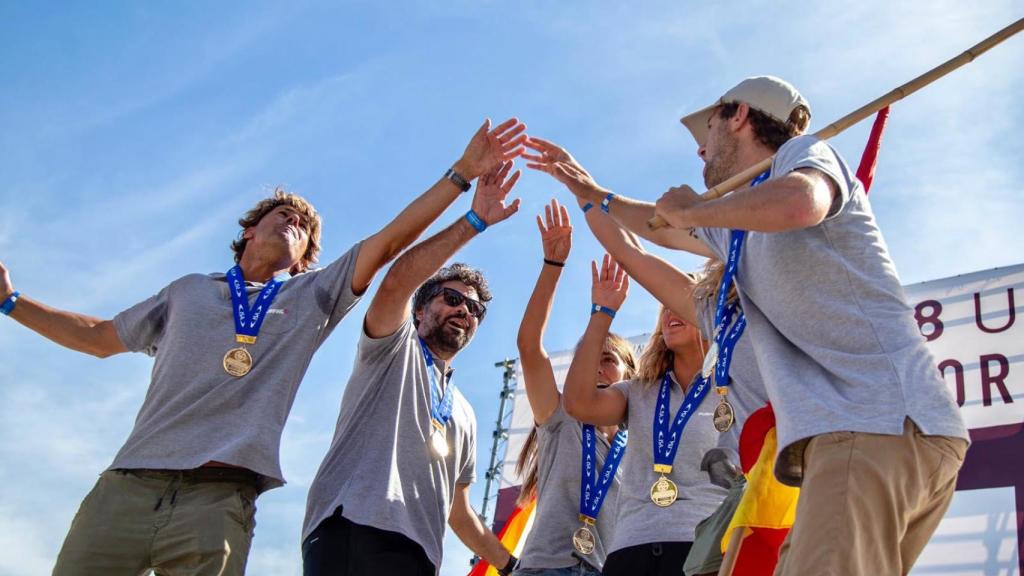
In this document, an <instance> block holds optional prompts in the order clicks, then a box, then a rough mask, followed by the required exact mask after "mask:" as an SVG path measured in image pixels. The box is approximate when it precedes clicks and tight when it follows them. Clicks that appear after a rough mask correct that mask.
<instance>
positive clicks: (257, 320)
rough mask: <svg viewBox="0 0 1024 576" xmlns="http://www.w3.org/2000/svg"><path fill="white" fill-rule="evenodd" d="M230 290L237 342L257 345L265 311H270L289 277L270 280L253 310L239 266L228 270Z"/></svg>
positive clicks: (258, 297) (257, 298)
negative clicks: (257, 337) (272, 303)
mask: <svg viewBox="0 0 1024 576" xmlns="http://www.w3.org/2000/svg"><path fill="white" fill-rule="evenodd" d="M227 277H228V290H230V292H231V308H232V312H233V313H234V316H235V340H236V341H238V342H242V343H245V344H255V343H256V336H257V335H258V334H259V333H260V326H262V325H263V320H264V319H265V318H266V317H267V314H266V312H265V310H269V309H270V304H271V302H273V301H274V297H275V296H277V291H278V289H279V288H281V285H282V284H284V282H285V280H287V279H288V278H287V277H284V278H283V279H281V280H279V279H277V278H272V279H270V280H269V281H268V282H267V284H266V285H265V286H263V289H262V290H260V293H259V296H257V297H256V302H255V303H253V306H252V308H250V307H249V297H248V295H247V294H246V293H245V277H244V276H243V275H242V268H241V267H239V266H238V265H235V266H232V267H231V269H230V270H228V274H227Z"/></svg>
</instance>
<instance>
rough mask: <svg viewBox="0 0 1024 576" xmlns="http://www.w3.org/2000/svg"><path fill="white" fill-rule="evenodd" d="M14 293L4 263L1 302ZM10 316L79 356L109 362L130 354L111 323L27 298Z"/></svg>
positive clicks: (0, 266) (0, 268)
mask: <svg viewBox="0 0 1024 576" xmlns="http://www.w3.org/2000/svg"><path fill="white" fill-rule="evenodd" d="M12 293H14V287H13V286H12V284H11V277H10V274H9V273H8V271H7V267H6V266H4V265H3V263H2V262H0V300H6V299H7V298H8V297H9V296H10V295H11V294H12ZM10 316H11V318H13V319H14V320H17V321H18V323H19V324H21V325H22V326H25V327H26V328H28V329H30V330H32V331H34V332H36V333H38V334H39V335H41V336H43V337H44V338H48V339H49V340H52V341H54V342H56V343H57V344H60V345H61V346H64V347H66V348H70V349H72V350H76V351H78V352H84V353H86V354H91V355H93V356H97V357H99V358H106V357H107V356H112V355H114V354H118V353H121V352H127V351H128V349H127V348H125V346H124V344H123V343H122V342H121V339H120V337H118V335H117V330H115V329H114V323H113V322H112V321H110V320H103V319H100V318H94V317H92V316H86V315H85V314H77V313H75V312H67V311H64V310H58V309H56V308H51V307H49V306H47V305H45V304H43V303H42V302H38V301H36V300H33V299H32V298H29V297H26V296H21V297H19V298H18V302H17V305H15V307H14V311H12V312H11V314H10Z"/></svg>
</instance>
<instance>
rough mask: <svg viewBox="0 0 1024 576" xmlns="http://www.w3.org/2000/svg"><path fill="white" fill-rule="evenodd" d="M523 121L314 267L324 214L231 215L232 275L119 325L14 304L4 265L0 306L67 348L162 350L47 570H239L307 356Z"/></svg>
mask: <svg viewBox="0 0 1024 576" xmlns="http://www.w3.org/2000/svg"><path fill="white" fill-rule="evenodd" d="M524 130H525V126H524V125H523V124H521V123H520V122H519V121H518V120H516V119H514V118H513V119H510V120H508V121H506V122H504V123H502V124H500V125H499V126H497V127H495V128H493V129H491V126H490V121H486V122H484V124H483V125H482V126H481V127H480V129H479V130H477V132H476V134H475V135H474V136H473V137H472V139H471V140H470V143H469V144H468V145H467V147H466V149H465V152H464V153H463V156H462V157H461V158H460V159H459V160H458V161H457V162H456V163H455V164H454V165H453V166H452V168H451V169H450V170H448V172H447V173H446V174H445V175H444V176H443V177H441V178H439V179H438V180H437V182H436V183H435V184H434V185H433V186H431V187H430V189H428V190H427V191H426V192H424V193H423V194H421V195H420V196H419V197H417V198H416V199H414V200H413V201H412V203H411V204H410V205H409V206H408V207H406V208H405V209H404V210H403V211H402V212H401V213H400V214H399V215H398V216H396V217H395V218H394V219H393V220H392V221H391V222H390V223H388V224H387V225H386V226H384V227H383V228H382V229H381V230H380V231H378V232H377V233H375V234H373V235H372V236H370V237H368V238H366V239H365V240H362V241H361V242H359V243H358V244H356V246H354V247H353V248H352V249H350V250H349V251H347V252H346V253H345V254H343V255H342V256H341V257H339V258H338V259H337V260H335V261H334V262H333V263H331V264H330V265H328V266H326V267H325V268H322V269H319V270H311V267H312V265H313V264H314V263H315V262H316V261H317V256H318V254H319V252H320V218H319V216H318V215H317V213H316V211H315V210H314V209H313V206H312V205H311V204H310V203H309V202H307V201H306V200H305V199H303V198H301V197H299V196H296V195H294V194H286V193H284V192H283V191H277V192H276V193H275V194H274V196H272V197H271V198H267V199H264V200H262V201H261V202H259V203H258V204H257V205H256V206H255V207H254V208H253V209H252V210H250V211H249V212H248V213H246V214H245V215H244V216H243V217H242V219H241V220H239V224H240V225H241V228H242V230H241V231H240V233H239V237H238V239H237V240H236V241H235V242H234V243H233V244H232V249H233V250H234V252H235V254H234V256H235V258H234V260H235V262H236V263H237V266H234V267H232V268H231V269H230V270H228V273H227V274H226V275H225V274H209V275H206V274H189V275H187V276H184V277H182V278H179V279H178V280H175V281H173V282H171V283H170V284H169V285H168V286H167V287H166V288H164V289H163V290H161V291H160V293H159V294H157V295H155V296H153V297H151V298H149V299H147V300H145V301H143V302H140V303H139V304H136V305H135V306H133V307H131V308H129V309H127V310H125V311H124V312H121V313H120V314H118V315H117V316H116V317H115V318H114V319H112V320H104V319H100V318H93V317H91V316H87V315H84V314H77V313H74V312H66V311H61V310H57V309H54V308H51V307H49V306H46V305H44V304H41V303H40V302H38V301H37V300H35V299H33V298H31V297H21V298H19V296H20V295H19V293H18V292H16V291H15V290H14V287H13V285H12V283H11V278H10V275H9V273H8V271H7V269H6V267H4V265H3V263H0V303H2V305H0V313H3V314H5V315H9V316H10V317H11V318H12V319H14V320H16V321H18V322H20V323H21V324H23V325H25V326H26V327H28V328H30V329H32V330H34V331H36V332H38V333H39V334H41V335H42V336H45V337H46V338H49V339H50V340H53V341H54V342H56V343H58V344H61V345H63V346H66V347H68V348H71V349H73V350H76V351H80V352H85V353H88V354H93V355H95V356H98V357H107V356H111V355H114V354H119V353H122V352H127V351H136V352H145V353H147V354H149V355H151V356H154V357H155V366H154V369H153V375H152V381H151V382H150V385H149V390H148V392H147V394H146V399H145V401H144V402H143V405H142V408H141V409H140V411H139V415H138V418H137V419H136V424H135V428H134V430H133V431H132V433H131V434H130V435H129V437H128V440H127V441H126V442H125V444H124V446H123V447H122V448H121V450H120V451H119V452H118V454H117V456H116V457H115V458H114V462H113V463H112V464H111V465H110V467H109V468H108V469H107V471H105V472H103V474H102V475H101V476H100V478H99V481H98V482H97V483H96V486H95V488H94V489H93V490H92V492H90V494H89V495H88V496H87V497H86V499H85V500H84V501H83V503H82V506H81V508H80V509H79V511H78V514H77V515H76V516H75V519H74V521H73V522H72V524H71V529H70V531H69V532H68V535H67V538H66V539H65V541H64V545H63V547H62V549H61V552H60V555H59V556H58V559H57V565H56V567H55V568H54V571H53V573H54V574H55V575H58V576H68V575H84V574H129V573H130V574H140V573H147V572H149V569H154V570H155V571H156V572H157V573H159V574H190V575H193V576H207V575H214V574H216V575H218V576H236V575H237V576H240V575H241V574H243V573H244V572H245V564H246V558H247V555H248V552H249V546H250V543H251V540H252V535H253V529H254V526H255V521H254V514H255V500H256V497H257V495H258V494H259V493H261V492H262V491H264V490H267V489H270V488H275V487H278V486H281V485H282V484H283V483H284V480H283V475H282V472H281V467H280V462H279V456H278V451H279V447H280V438H281V432H282V429H283V427H284V424H285V420H286V419H287V416H288V412H289V410H290V408H291V403H292V400H293V399H294V398H295V391H296V389H297V387H298V386H299V382H300V381H301V379H302V377H303V374H304V373H305V371H306V368H307V366H308V365H309V361H310V359H311V357H312V355H313V353H314V352H315V351H316V350H317V349H318V348H319V347H320V345H321V344H322V343H323V341H324V339H326V338H327V337H328V336H329V335H330V334H331V332H332V331H333V330H334V328H335V327H336V326H337V325H338V323H339V322H340V321H341V320H342V318H343V317H344V316H345V315H346V314H347V313H348V312H349V311H350V310H351V309H352V307H353V306H355V304H356V303H357V302H358V300H359V298H360V297H361V296H362V294H363V293H364V292H365V291H366V289H367V287H368V286H369V285H370V282H371V281H372V280H373V277H374V275H375V274H376V273H377V271H378V270H380V269H381V268H382V267H383V266H384V264H386V263H387V262H389V261H390V260H391V259H392V258H394V257H395V255H397V254H398V253H399V252H401V251H402V250H403V249H404V248H405V247H406V246H408V245H409V244H411V243H412V242H413V240H415V239H416V238H417V237H418V236H419V235H420V234H421V233H422V232H423V231H424V230H425V229H426V228H427V227H428V226H429V225H430V224H431V223H432V222H433V221H434V220H435V219H436V218H437V217H439V216H440V215H441V213H442V212H444V210H445V209H446V208H447V207H448V206H449V205H450V204H451V203H452V202H454V201H455V200H456V198H458V197H459V196H460V194H461V193H462V192H464V191H466V190H467V189H468V188H469V184H468V181H471V180H473V179H474V178H476V177H478V176H480V175H482V174H484V173H490V171H491V170H492V168H495V167H497V168H501V167H502V166H504V165H505V161H507V160H509V159H510V158H514V157H515V156H516V155H518V154H519V152H520V151H521V148H520V144H521V143H522V142H523V140H524V139H525V134H523V131H524ZM478 211H480V212H481V214H485V215H491V213H490V212H486V211H483V207H481V208H478ZM513 211H514V210H513ZM485 217H486V216H485ZM492 221H493V218H492ZM289 274H293V275H294V276H288V275H289ZM243 314H244V316H243ZM257 318H258V319H259V320H257ZM463 322H464V321H463Z"/></svg>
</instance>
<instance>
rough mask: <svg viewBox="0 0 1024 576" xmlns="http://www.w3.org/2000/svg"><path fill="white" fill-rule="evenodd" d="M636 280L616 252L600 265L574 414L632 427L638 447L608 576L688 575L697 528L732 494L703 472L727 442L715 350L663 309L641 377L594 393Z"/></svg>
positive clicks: (571, 406)
mask: <svg viewBox="0 0 1024 576" xmlns="http://www.w3.org/2000/svg"><path fill="white" fill-rule="evenodd" d="M628 285H629V281H628V276H626V274H625V271H624V270H623V269H622V268H620V267H619V265H618V264H617V263H616V262H614V261H613V260H612V259H611V258H610V257H609V256H608V255H605V257H604V260H603V262H602V264H601V267H600V270H598V266H597V263H596V262H595V263H593V289H592V298H593V310H595V313H594V314H592V315H591V317H590V323H589V324H588V325H587V330H586V332H585V333H584V335H583V340H582V341H581V342H580V345H579V346H578V347H577V351H576V355H575V357H574V358H573V362H572V365H571V366H570V368H569V374H568V375H567V376H566V382H565V399H564V401H565V408H566V411H567V412H568V413H569V414H570V415H571V416H573V417H575V418H578V419H579V420H580V421H582V422H587V423H590V424H594V425H608V424H611V423H619V422H624V423H626V424H627V425H628V426H629V431H630V442H629V443H630V447H629V450H628V451H627V452H626V456H625V458H624V461H623V463H622V481H621V484H620V486H619V501H618V506H617V507H616V511H617V514H616V518H615V532H614V536H613V538H612V541H611V543H610V545H609V546H608V550H609V552H608V558H607V560H606V561H605V566H604V572H603V574H605V575H606V576H619V575H627V574H628V575H630V576H637V575H652V576H653V575H658V576H660V575H663V574H665V575H667V574H671V575H673V576H678V575H679V574H681V573H682V570H683V564H684V562H685V560H686V557H687V554H688V553H689V551H690V548H691V546H692V545H693V540H694V530H695V528H696V526H697V523H698V522H700V521H701V520H703V519H704V518H707V517H708V516H710V515H711V514H712V513H713V512H714V511H715V509H716V508H717V507H718V506H719V504H720V503H721V502H722V500H723V499H724V498H725V496H726V493H727V491H726V489H725V488H722V487H720V486H716V485H714V484H712V483H711V482H710V481H709V480H708V476H707V474H705V473H704V472H702V471H701V469H700V464H701V460H702V458H703V456H704V454H705V453H706V452H707V451H708V450H710V449H712V448H714V447H715V446H716V444H717V443H718V432H717V431H716V430H715V428H714V424H713V413H714V407H715V404H714V403H715V398H714V394H708V392H709V390H710V388H711V385H710V384H709V382H708V381H707V379H705V378H703V375H702V373H701V372H702V371H701V367H702V364H703V358H704V354H705V351H706V349H707V345H706V343H705V342H704V340H703V339H702V338H701V335H700V332H699V331H698V330H697V328H696V327H695V326H694V325H693V324H692V323H689V322H686V321H685V320H683V319H682V318H681V317H680V316H678V315H677V314H675V313H673V312H672V311H671V310H668V309H666V308H664V307H662V310H661V312H660V313H659V314H658V321H657V324H656V325H655V327H654V332H653V333H652V334H651V338H650V340H649V342H648V344H647V346H646V347H645V348H644V351H643V353H642V355H641V357H640V362H639V366H638V368H637V374H636V376H635V377H634V378H632V379H630V380H626V381H623V382H619V383H616V384H615V385H613V386H611V387H609V388H603V389H602V388H596V387H594V386H587V384H586V382H587V380H586V375H587V374H592V373H593V371H594V367H595V366H596V365H597V363H598V362H599V361H600V353H601V352H600V351H601V345H602V342H603V341H604V339H605V338H606V337H607V334H608V330H609V328H610V326H611V322H612V319H613V318H614V316H615V312H616V311H617V310H618V309H619V307H620V306H621V305H622V303H623V301H624V300H625V298H626V293H627V290H628Z"/></svg>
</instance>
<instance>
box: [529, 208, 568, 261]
mask: <svg viewBox="0 0 1024 576" xmlns="http://www.w3.org/2000/svg"><path fill="white" fill-rule="evenodd" d="M537 228H538V229H539V230H540V240H541V243H542V244H543V245H544V258H546V259H547V260H554V261H555V262H565V260H566V259H567V258H568V257H569V251H570V250H571V249H572V225H571V224H570V223H569V212H568V211H567V210H566V209H565V206H562V205H560V204H559V203H558V200H554V199H552V200H551V204H549V205H547V206H545V207H544V219H543V220H541V217H540V216H537Z"/></svg>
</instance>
